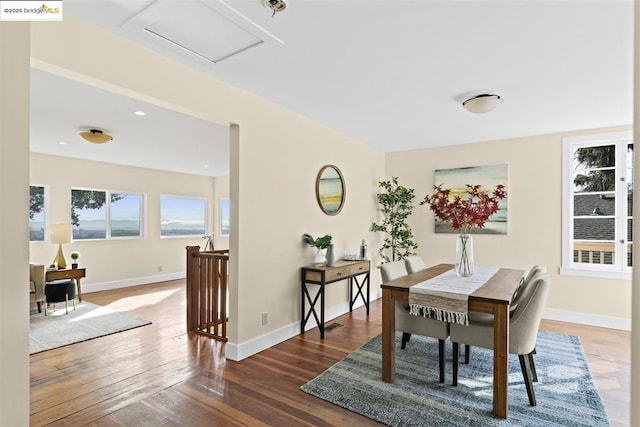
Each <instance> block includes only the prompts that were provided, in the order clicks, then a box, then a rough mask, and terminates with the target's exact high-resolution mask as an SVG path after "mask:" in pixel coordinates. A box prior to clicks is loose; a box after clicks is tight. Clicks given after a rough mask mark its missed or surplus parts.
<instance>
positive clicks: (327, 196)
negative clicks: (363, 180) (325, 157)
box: [316, 165, 346, 215]
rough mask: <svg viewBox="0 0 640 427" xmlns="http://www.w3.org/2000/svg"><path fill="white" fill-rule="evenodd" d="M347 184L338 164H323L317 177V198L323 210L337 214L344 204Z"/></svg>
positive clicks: (329, 213) (330, 213) (328, 213)
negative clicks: (345, 184)
mask: <svg viewBox="0 0 640 427" xmlns="http://www.w3.org/2000/svg"><path fill="white" fill-rule="evenodd" d="M345 193H346V190H345V186H344V178H343V177H342V172H340V169H338V168H337V167H336V166H333V165H327V166H323V167H322V169H320V172H318V177H317V178H316V198H317V199H318V204H319V205H320V209H322V212H324V213H326V214H327V215H337V214H338V213H339V212H340V210H341V209H342V206H343V205H344V197H345Z"/></svg>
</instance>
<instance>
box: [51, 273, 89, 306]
mask: <svg viewBox="0 0 640 427" xmlns="http://www.w3.org/2000/svg"><path fill="white" fill-rule="evenodd" d="M85 273H86V271H85V269H84V268H65V269H63V270H47V271H46V272H45V279H44V280H45V282H53V281H54V280H62V279H73V280H75V281H76V285H77V286H78V301H80V302H82V289H81V288H80V279H82V278H83V277H85Z"/></svg>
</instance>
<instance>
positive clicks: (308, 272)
mask: <svg viewBox="0 0 640 427" xmlns="http://www.w3.org/2000/svg"><path fill="white" fill-rule="evenodd" d="M369 268H370V261H337V262H336V265H335V267H327V266H325V265H321V266H313V265H310V266H307V267H302V271H301V287H302V322H300V333H301V334H304V326H305V325H306V324H307V321H308V320H309V317H311V315H312V314H313V317H314V318H315V319H316V323H317V324H318V328H319V329H320V338H321V339H324V287H325V286H326V285H328V284H330V283H334V282H338V281H341V280H345V279H348V280H349V311H352V310H353V304H354V303H355V302H356V301H357V300H358V296H361V297H362V301H363V302H364V305H365V307H366V308H367V316H368V315H369V287H370V286H369ZM360 275H363V277H361V278H360V280H358V276H360ZM354 283H355V284H356V287H357V291H356V293H355V295H353V284H354ZM308 285H319V288H318V292H317V293H316V294H315V296H314V297H313V298H312V297H311V294H310V293H309V287H308ZM365 285H366V286H367V288H366V291H367V296H366V298H365V295H364V293H363V288H364V286H365ZM318 298H320V318H318V313H317V312H316V308H315V307H316V303H317V302H318ZM306 302H309V311H308V312H307V311H306V309H305V305H306Z"/></svg>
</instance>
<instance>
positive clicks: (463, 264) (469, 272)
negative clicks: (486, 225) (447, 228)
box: [454, 233, 474, 277]
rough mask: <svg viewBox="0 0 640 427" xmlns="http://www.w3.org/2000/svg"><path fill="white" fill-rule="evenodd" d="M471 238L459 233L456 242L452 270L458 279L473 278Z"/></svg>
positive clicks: (468, 235)
mask: <svg viewBox="0 0 640 427" xmlns="http://www.w3.org/2000/svg"><path fill="white" fill-rule="evenodd" d="M473 269H474V264H473V237H471V235H470V234H466V233H461V234H459V235H458V239H457V242H456V263H455V266H454V270H455V272H456V274H457V275H458V276H460V277H470V276H473Z"/></svg>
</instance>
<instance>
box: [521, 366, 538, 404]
mask: <svg viewBox="0 0 640 427" xmlns="http://www.w3.org/2000/svg"><path fill="white" fill-rule="evenodd" d="M518 359H520V369H522V376H523V377H524V385H525V386H526V387H527V396H529V404H530V405H531V406H536V394H535V392H534V391H533V381H531V376H532V375H531V366H530V365H529V356H528V355H526V354H519V355H518Z"/></svg>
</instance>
